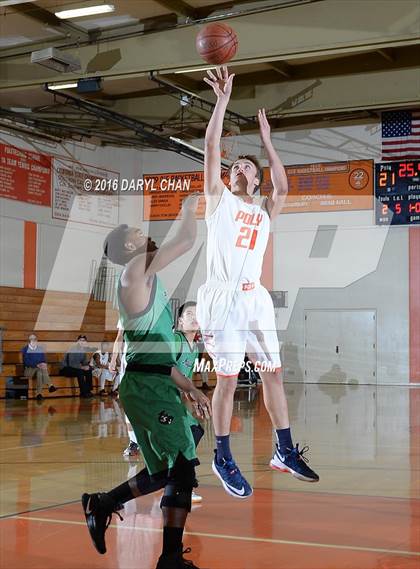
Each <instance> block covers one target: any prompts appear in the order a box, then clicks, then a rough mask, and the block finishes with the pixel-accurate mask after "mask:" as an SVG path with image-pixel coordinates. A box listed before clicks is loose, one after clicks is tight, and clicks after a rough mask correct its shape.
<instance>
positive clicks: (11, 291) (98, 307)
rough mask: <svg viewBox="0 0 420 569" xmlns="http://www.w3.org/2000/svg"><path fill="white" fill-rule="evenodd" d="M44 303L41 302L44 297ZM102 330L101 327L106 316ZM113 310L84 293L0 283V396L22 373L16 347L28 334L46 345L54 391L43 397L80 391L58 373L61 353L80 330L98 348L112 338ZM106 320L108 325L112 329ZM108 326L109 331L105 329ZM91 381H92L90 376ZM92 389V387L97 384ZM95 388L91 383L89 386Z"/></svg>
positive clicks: (30, 395)
mask: <svg viewBox="0 0 420 569" xmlns="http://www.w3.org/2000/svg"><path fill="white" fill-rule="evenodd" d="M46 294H47V295H48V302H47V303H46V306H45V305H44V306H43V301H44V297H45V295H46ZM87 301H88V304H87V307H86V311H85V313H84V316H83V322H82V324H81V325H80V317H79V316H78V315H77V314H76V315H75V312H79V311H78V310H75V307H77V304H78V303H79V304H80V303H86V302H87ZM107 309H108V314H107V319H108V320H107V328H108V330H107V331H105V329H106V326H105V314H106V310H107ZM117 321H118V312H117V311H116V310H115V309H112V308H110V306H109V305H108V306H107V305H106V303H105V302H101V301H97V300H92V299H91V298H89V295H87V294H84V293H74V292H58V291H54V292H51V291H48V292H47V293H46V292H45V291H44V290H38V289H23V288H15V287H0V328H3V329H4V331H3V367H2V371H1V373H0V399H1V398H4V397H5V396H6V378H7V377H21V376H22V375H23V365H22V363H21V355H20V351H21V349H22V348H23V346H25V344H26V343H27V341H28V335H29V334H30V333H31V332H35V334H36V335H37V337H38V342H39V344H41V345H42V346H43V347H44V348H46V349H45V352H46V356H47V362H48V369H49V373H50V376H51V380H52V382H53V383H54V385H55V387H57V391H55V392H53V393H49V392H48V390H47V389H46V388H45V389H44V390H43V395H44V397H49V398H55V397H69V396H76V395H78V394H79V389H78V384H77V380H76V379H75V378H68V377H63V376H61V375H60V374H59V372H60V368H61V362H62V359H63V357H64V353H65V352H66V351H67V349H68V348H69V347H70V345H72V344H73V343H74V342H75V341H76V338H77V336H78V335H79V334H86V336H87V338H88V345H89V346H92V347H95V348H99V347H100V343H101V341H102V340H106V341H109V342H113V341H114V339H115V335H116V325H117ZM109 322H111V323H112V325H111V327H110V326H109ZM109 328H111V329H109ZM93 381H94V383H95V379H94V380H93ZM194 383H196V385H197V386H200V385H201V376H200V374H195V375H194ZM215 383H216V377H215V374H214V373H210V374H209V385H211V386H214V385H215ZM35 384H36V380H35V378H33V379H32V380H31V381H30V382H29V389H28V398H29V399H32V398H34V397H35ZM96 388H97V386H96ZM94 391H95V387H94Z"/></svg>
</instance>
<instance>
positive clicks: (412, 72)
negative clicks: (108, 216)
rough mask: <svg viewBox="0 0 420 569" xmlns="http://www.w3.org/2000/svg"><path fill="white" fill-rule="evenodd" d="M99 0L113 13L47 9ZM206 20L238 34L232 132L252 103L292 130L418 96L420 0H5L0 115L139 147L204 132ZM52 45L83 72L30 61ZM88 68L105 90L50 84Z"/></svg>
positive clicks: (7, 121) (24, 127)
mask: <svg viewBox="0 0 420 569" xmlns="http://www.w3.org/2000/svg"><path fill="white" fill-rule="evenodd" d="M101 3H107V4H108V3H109V4H112V5H113V6H114V11H113V12H112V13H109V14H103V15H97V16H88V17H83V18H76V19H70V20H62V19H59V18H58V17H57V16H56V15H55V12H57V11H60V10H63V9H70V8H80V7H86V6H93V5H98V4H101ZM214 21H223V22H225V23H227V24H228V25H230V26H231V27H232V28H233V29H234V30H235V31H236V33H237V35H238V39H239V49H238V52H237V55H236V56H235V58H234V60H233V61H232V62H231V64H230V66H229V67H230V70H231V71H233V72H234V73H235V74H236V77H235V81H234V92H233V97H232V101H231V104H230V107H229V109H230V110H231V111H232V114H231V116H230V117H228V120H227V123H226V127H227V130H228V131H229V132H230V133H233V134H237V133H240V132H252V131H255V130H256V123H255V115H256V111H257V109H258V108H259V107H265V108H266V109H267V111H268V114H269V116H270V117H271V122H272V124H273V125H274V127H275V128H278V129H291V128H297V127H302V125H309V124H310V125H319V124H326V122H325V121H328V124H343V123H344V124H349V123H351V122H354V121H356V122H358V123H360V122H372V121H376V120H377V118H378V115H379V112H380V111H381V110H383V109H385V108H386V109H390V108H413V107H419V106H420V2H419V1H418V0H289V1H287V0H280V1H279V0H277V1H275V0H260V1H244V0H231V1H224V2H221V1H220V0H106V2H104V1H103V0H87V1H81V2H80V1H79V2H72V1H71V0H34V1H31V2H21V1H20V0H0V127H2V128H7V129H9V130H10V129H11V130H15V131H17V132H19V133H29V134H34V133H36V134H37V135H39V136H42V137H46V138H51V139H54V140H57V141H59V140H64V139H69V138H75V139H77V140H80V139H91V140H93V141H94V142H95V143H99V144H118V145H126V146H130V147H132V146H136V147H139V148H142V147H159V146H161V147H165V143H164V140H165V139H169V137H170V136H172V137H175V138H180V139H182V140H184V141H185V140H192V139H198V138H202V137H203V135H204V130H205V128H206V125H207V122H208V119H209V116H210V113H211V110H212V104H213V102H214V95H213V93H212V92H210V91H209V89H208V87H207V85H206V84H205V83H204V82H203V81H202V76H203V74H204V71H203V70H202V68H204V67H206V66H208V64H206V63H205V62H203V61H202V60H201V59H200V58H199V56H198V54H197V53H196V51H195V36H196V34H197V32H198V30H199V29H200V28H201V27H202V26H203V25H205V24H206V23H209V22H214ZM47 47H55V48H58V49H59V50H60V51H61V52H62V53H65V54H70V55H72V56H73V57H75V58H77V60H79V61H80V68H81V69H80V71H77V72H74V73H71V72H70V73H57V72H56V71H53V70H51V69H47V68H46V67H43V66H41V65H39V64H35V63H31V53H32V52H33V51H37V50H40V49H44V48H47ZM88 77H100V78H101V83H100V85H101V89H100V90H99V91H97V92H92V93H83V94H80V93H78V91H77V89H75V88H73V89H72V88H70V89H66V90H64V91H55V92H49V91H46V90H45V84H48V85H50V86H51V85H55V84H62V83H72V82H74V81H77V80H78V79H80V78H88ZM63 94H64V95H68V96H63ZM80 98H82V99H83V102H84V103H85V104H84V105H80V104H79V102H78V100H79V99H80ZM92 103H93V104H92ZM209 103H210V104H209ZM89 105H91V106H90V107H89ZM159 140H161V141H163V143H162V144H160V143H159Z"/></svg>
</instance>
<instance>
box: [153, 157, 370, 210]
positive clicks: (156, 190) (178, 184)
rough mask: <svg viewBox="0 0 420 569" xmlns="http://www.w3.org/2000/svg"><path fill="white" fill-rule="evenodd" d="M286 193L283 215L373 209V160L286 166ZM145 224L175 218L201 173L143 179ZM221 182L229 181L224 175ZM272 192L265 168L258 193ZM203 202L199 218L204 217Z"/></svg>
mask: <svg viewBox="0 0 420 569" xmlns="http://www.w3.org/2000/svg"><path fill="white" fill-rule="evenodd" d="M286 172H287V178H288V181H289V194H288V196H287V200H286V204H285V206H284V208H283V210H282V213H299V212H323V211H351V210H361V209H373V160H351V161H349V162H322V163H317V164H302V165H298V166H287V167H286ZM143 180H144V184H143V187H144V194H143V195H144V198H143V205H144V209H143V219H144V221H153V220H171V219H176V217H177V215H178V213H179V211H180V210H181V204H182V201H183V200H184V199H185V198H186V197H187V196H188V195H189V194H190V193H196V192H202V191H203V187H204V172H202V171H200V172H171V173H166V174H147V175H145V176H143ZM223 180H224V182H225V183H227V182H228V175H227V173H226V172H224V175H223ZM271 189H272V186H271V180H270V170H269V168H264V180H263V183H262V186H261V193H262V194H265V195H268V194H269V193H270V191H271ZM204 207H205V204H204V200H202V201H200V204H199V208H198V218H199V219H203V218H204Z"/></svg>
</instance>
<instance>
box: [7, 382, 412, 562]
mask: <svg viewBox="0 0 420 569" xmlns="http://www.w3.org/2000/svg"><path fill="white" fill-rule="evenodd" d="M287 393H288V399H289V405H290V414H291V421H292V425H293V434H294V439H295V441H299V442H300V443H301V445H304V444H309V445H310V462H311V465H312V466H313V467H314V468H315V469H316V470H317V471H318V472H319V474H320V476H321V481H320V483H319V484H307V483H303V482H299V481H297V480H295V479H294V478H292V477H291V476H290V475H287V474H281V473H278V472H274V471H272V470H270V469H269V467H268V462H269V459H270V457H271V451H272V439H271V429H270V423H269V421H268V419H267V415H266V413H265V410H264V407H263V404H262V396H261V393H260V392H258V391H255V390H254V391H249V390H248V389H240V390H238V392H237V397H236V402H235V413H234V415H235V416H234V420H233V424H232V426H233V431H234V434H233V436H232V438H233V441H232V443H233V444H232V446H233V449H234V451H235V456H236V458H237V461H238V463H239V465H240V466H241V468H242V470H243V472H244V473H246V475H247V476H248V478H249V480H250V482H251V483H252V484H253V485H254V488H255V494H254V496H253V497H252V498H251V499H249V500H246V501H242V500H235V499H234V498H231V497H230V496H228V495H227V494H225V492H224V491H223V490H222V488H221V486H220V485H219V483H218V481H217V480H216V478H215V477H214V475H213V474H212V473H211V459H212V447H213V442H212V433H211V427H210V425H208V426H207V432H206V435H205V437H204V439H203V441H202V443H201V445H200V452H199V456H200V460H201V466H200V467H199V478H200V488H199V492H200V494H201V495H202V496H203V503H202V505H200V506H197V507H194V509H193V512H192V515H191V516H190V518H189V521H188V526H187V532H186V535H185V539H184V546H185V547H192V553H191V555H190V557H191V558H192V559H193V560H194V561H195V562H196V563H197V564H198V566H199V567H200V568H202V569H226V568H229V569H283V568H287V569H344V568H346V569H418V568H419V567H420V553H419V550H420V547H419V538H420V507H419V479H420V444H419V443H420V390H418V389H415V388H411V389H410V388H408V387H407V388H402V387H373V386H345V385H301V384H299V385H297V384H288V385H287ZM0 441H1V445H0V447H1V469H2V470H1V496H0V514H1V516H2V518H1V520H0V531H1V543H2V545H1V554H0V566H1V567H2V568H5V569H6V568H7V569H81V568H88V567H89V568H92V569H96V568H98V569H99V568H101V569H102V568H105V569H111V568H112V569H114V568H118V569H154V567H155V565H156V559H157V557H158V555H159V551H160V544H161V534H160V524H161V520H160V510H159V500H160V496H159V495H157V496H156V495H155V496H149V497H146V498H143V499H138V500H136V501H133V502H130V503H129V504H127V505H126V510H125V512H124V513H123V517H124V521H123V522H121V521H119V520H118V519H116V518H115V516H114V519H113V523H112V525H111V527H110V528H109V530H108V532H107V545H108V553H107V554H106V555H105V556H100V555H99V554H97V553H96V551H95V550H94V549H93V547H92V545H91V543H90V539H89V536H88V533H87V529H86V527H85V523H84V519H83V516H82V511H81V507H80V503H79V499H80V495H81V493H82V492H83V491H95V490H106V489H109V488H110V487H112V486H114V485H116V484H118V483H120V482H121V481H123V480H124V479H125V478H126V477H127V476H128V475H133V474H134V473H135V469H136V468H139V467H142V462H141V460H140V461H139V462H137V463H136V462H134V463H132V464H130V463H128V462H126V461H125V460H124V459H123V457H122V455H121V453H122V450H123V449H124V448H125V446H126V435H125V423H124V421H123V418H122V416H121V414H120V408H119V406H118V404H117V402H114V401H113V400H111V399H110V398H108V399H107V400H106V401H102V402H101V400H99V399H98V398H95V399H94V400H92V401H89V400H81V401H80V400H79V399H77V398H68V399H55V400H48V399H47V400H44V401H43V402H41V403H37V402H35V401H29V402H28V401H4V400H3V401H1V402H0Z"/></svg>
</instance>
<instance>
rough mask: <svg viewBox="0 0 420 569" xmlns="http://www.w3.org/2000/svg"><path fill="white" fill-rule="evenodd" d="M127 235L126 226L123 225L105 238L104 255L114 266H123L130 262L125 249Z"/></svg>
mask: <svg viewBox="0 0 420 569" xmlns="http://www.w3.org/2000/svg"><path fill="white" fill-rule="evenodd" d="M127 233H128V225H126V224H125V223H123V224H121V225H119V226H118V227H116V228H115V229H113V230H112V231H111V232H110V233H108V235H107V236H106V237H105V241H104V255H105V257H107V259H109V260H110V261H111V262H112V263H115V264H116V265H125V264H126V263H127V262H128V261H129V260H130V259H129V258H130V254H129V252H128V251H127V250H126V249H125V242H126V239H127Z"/></svg>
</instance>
